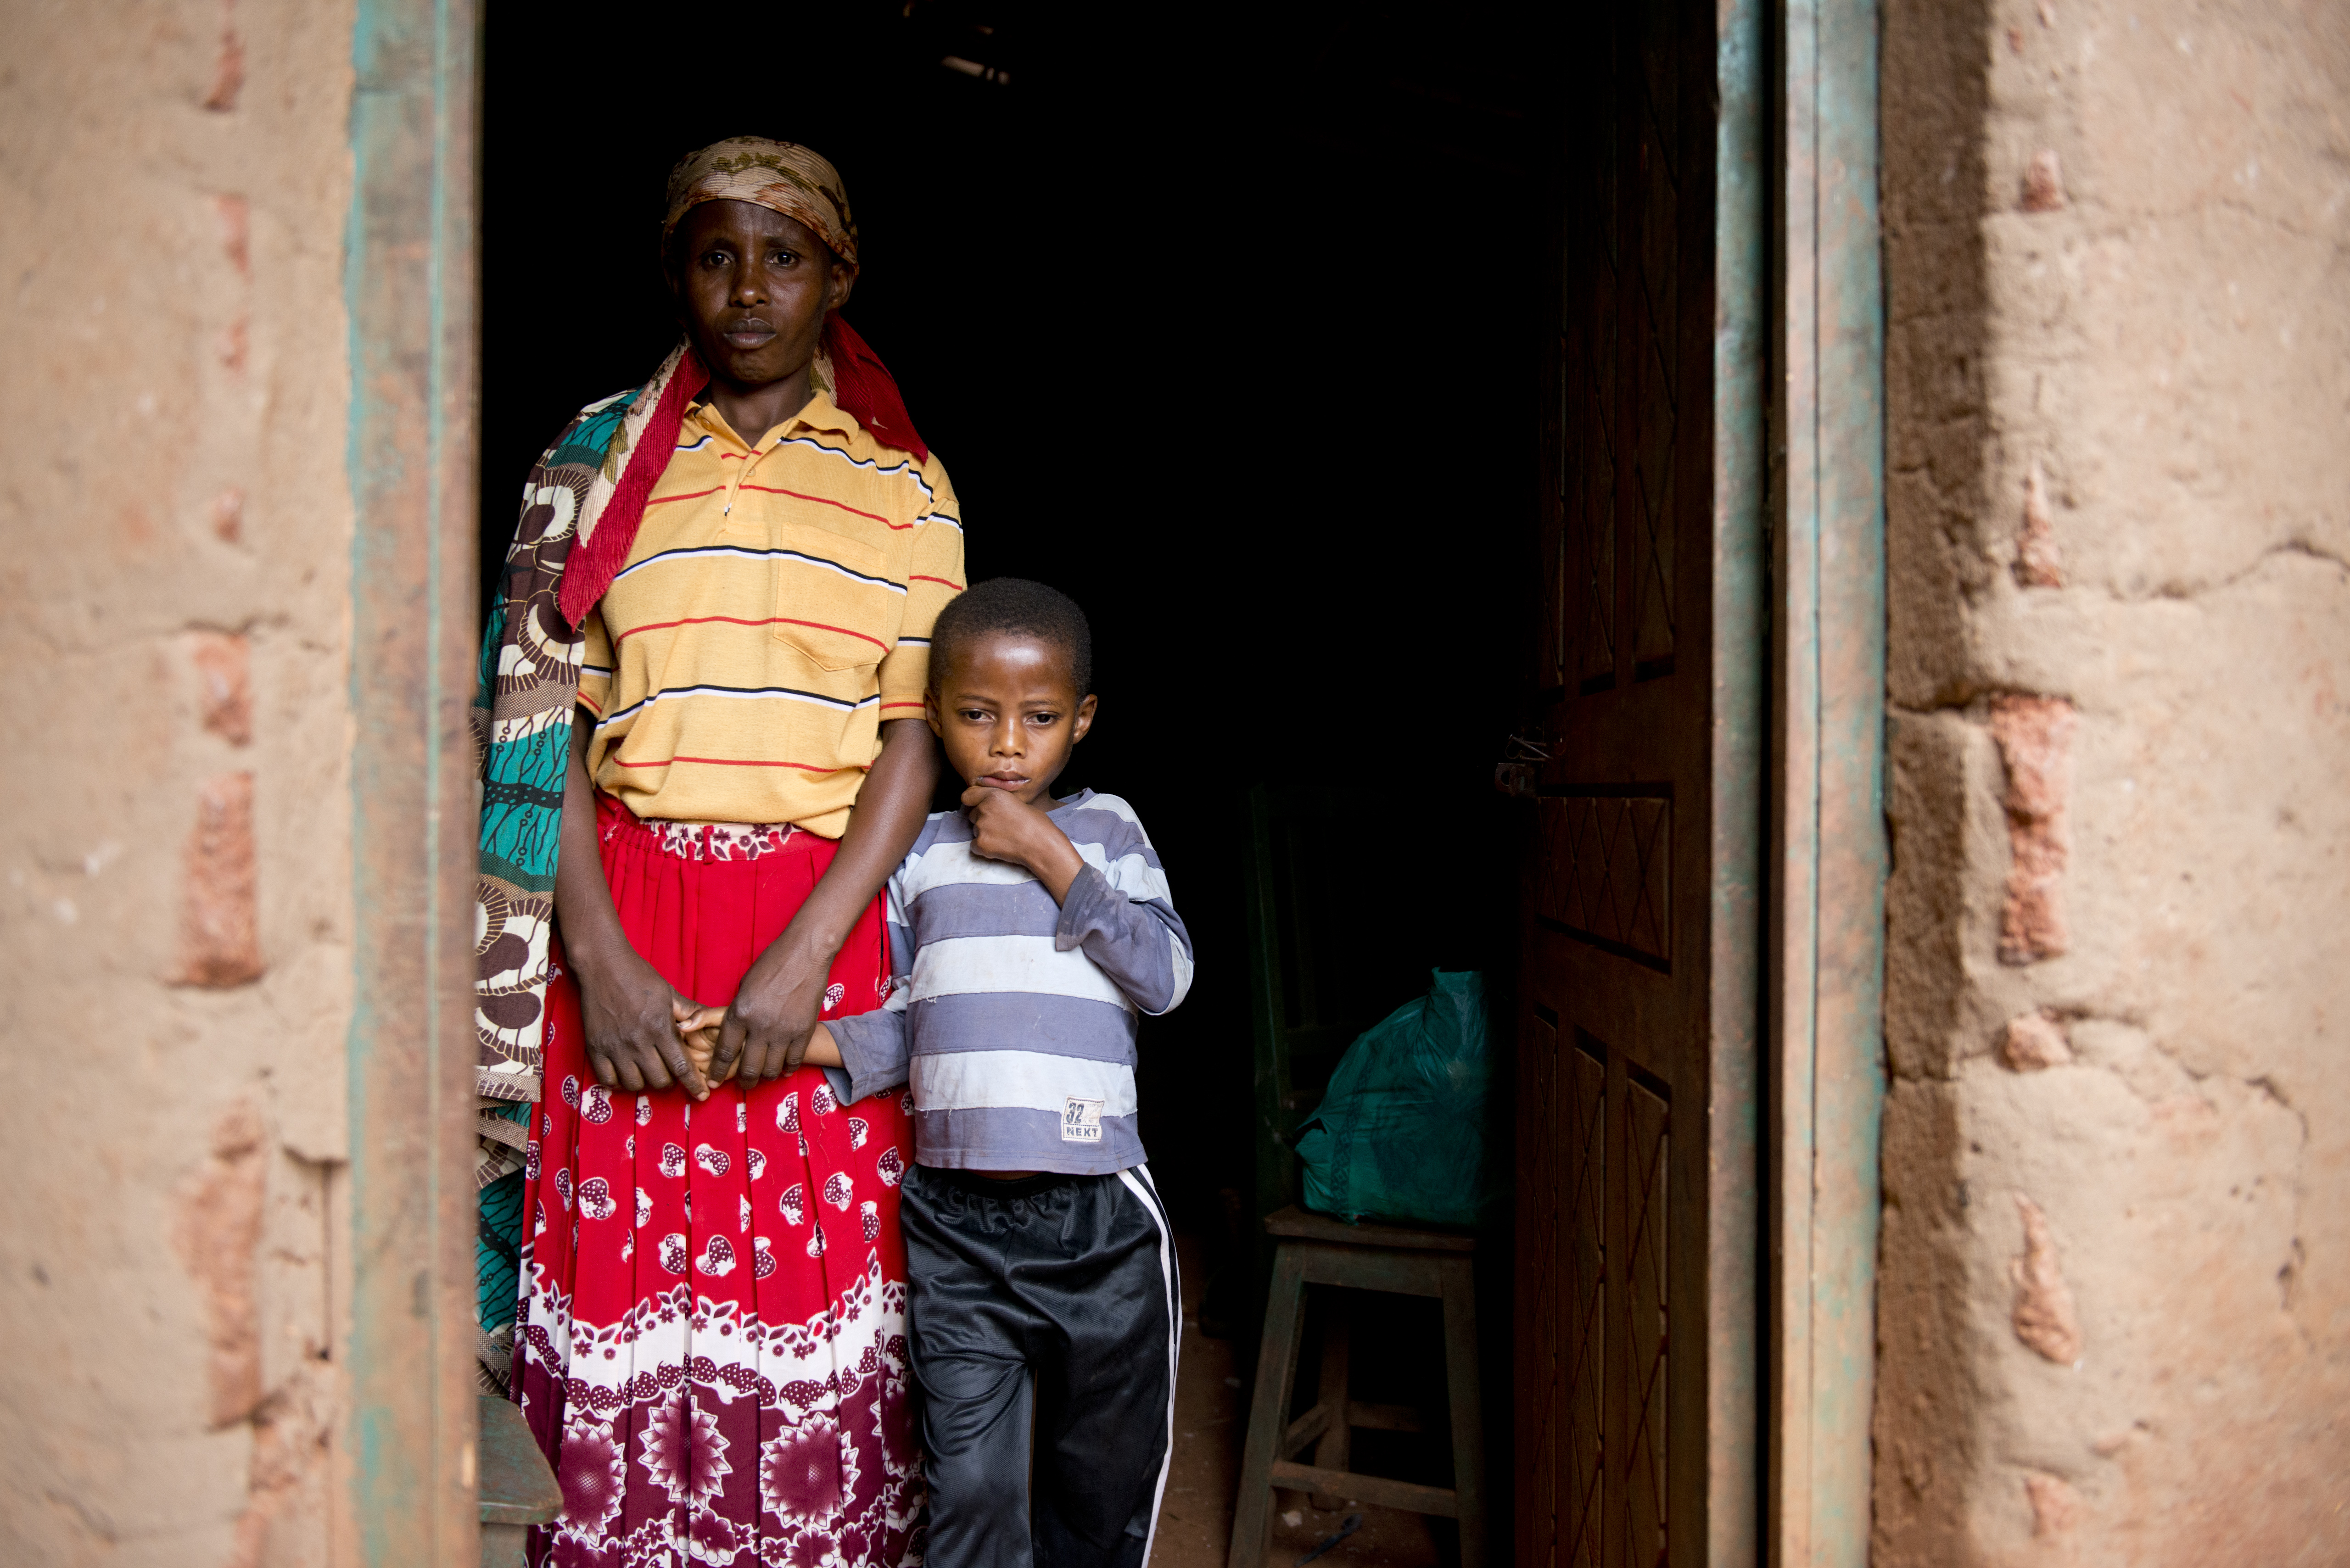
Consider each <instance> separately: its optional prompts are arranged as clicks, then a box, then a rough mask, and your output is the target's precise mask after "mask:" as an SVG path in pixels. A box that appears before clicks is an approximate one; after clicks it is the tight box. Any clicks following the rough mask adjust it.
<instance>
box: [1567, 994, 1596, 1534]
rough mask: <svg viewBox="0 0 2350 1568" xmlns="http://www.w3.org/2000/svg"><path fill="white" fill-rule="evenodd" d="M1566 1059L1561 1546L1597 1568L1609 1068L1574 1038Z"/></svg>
mask: <svg viewBox="0 0 2350 1568" xmlns="http://www.w3.org/2000/svg"><path fill="white" fill-rule="evenodd" d="M1562 1077H1563V1078H1564V1079H1565V1083H1566V1085H1567V1088H1566V1098H1565V1103H1564V1104H1563V1105H1562V1106H1560V1107H1559V1109H1560V1112H1561V1116H1560V1117H1559V1121H1558V1124H1557V1125H1558V1135H1559V1144H1560V1150H1561V1153H1562V1154H1563V1155H1564V1156H1565V1158H1566V1160H1567V1161H1568V1167H1567V1169H1566V1171H1565V1173H1564V1174H1565V1178H1566V1180H1565V1185H1564V1186H1563V1187H1562V1188H1561V1191H1562V1192H1563V1193H1564V1194H1565V1202H1564V1203H1562V1204H1561V1205H1560V1219H1561V1220H1562V1222H1563V1230H1564V1234H1563V1235H1562V1236H1561V1237H1560V1240H1559V1246H1560V1251H1562V1253H1563V1254H1564V1257H1563V1260H1562V1261H1563V1262H1564V1263H1565V1267H1564V1268H1562V1269H1561V1270H1560V1271H1559V1272H1560V1275H1561V1280H1560V1285H1561V1289H1562V1291H1563V1292H1564V1293H1565V1301H1563V1302H1562V1303H1560V1305H1561V1309H1562V1327H1563V1330H1564V1342H1563V1345H1562V1347H1561V1348H1562V1352H1563V1358H1564V1362H1565V1366H1564V1367H1563V1369H1562V1370H1563V1376H1562V1378H1561V1387H1560V1390H1559V1398H1560V1405H1561V1407H1562V1408H1561V1421H1562V1424H1563V1425H1564V1426H1565V1452H1564V1453H1563V1454H1562V1455H1561V1458H1562V1459H1563V1460H1564V1461H1565V1462H1564V1464H1563V1465H1562V1466H1561V1475H1560V1486H1561V1490H1562V1493H1563V1495H1562V1496H1561V1497H1560V1499H1559V1513H1558V1524H1559V1542H1560V1547H1561V1556H1562V1557H1563V1558H1564V1560H1565V1562H1567V1563H1578V1564H1584V1563H1587V1564H1590V1565H1591V1568H1597V1565H1598V1563H1599V1560H1600V1559H1599V1546H1600V1500H1601V1498H1603V1497H1604V1496H1605V1495H1606V1488H1605V1486H1604V1485H1603V1484H1602V1483H1603V1481H1604V1480H1605V1479H1606V1474H1607V1469H1606V1466H1607V1445H1606V1441H1605V1439H1604V1438H1603V1436H1602V1434H1603V1433H1604V1432H1605V1431H1606V1429H1607V1423H1606V1420H1605V1419H1604V1412H1605V1411H1606V1408H1607V1378H1606V1376H1605V1374H1606V1371H1607V1246H1606V1242H1605V1237H1606V1235H1607V1232H1606V1231H1605V1230H1604V1229H1603V1228H1602V1221H1603V1220H1604V1219H1605V1217H1606V1212H1607V1064H1605V1063H1603V1062H1602V1061H1600V1060H1599V1059H1598V1058H1597V1057H1596V1056H1595V1055H1594V1054H1592V1050H1591V1046H1590V1044H1589V1042H1588V1041H1587V1040H1586V1039H1585V1038H1584V1037H1583V1036H1581V1035H1580V1034H1578V1035H1577V1036H1576V1039H1575V1049H1574V1050H1572V1051H1570V1052H1568V1053H1567V1060H1566V1063H1565V1073H1564V1074H1562Z"/></svg>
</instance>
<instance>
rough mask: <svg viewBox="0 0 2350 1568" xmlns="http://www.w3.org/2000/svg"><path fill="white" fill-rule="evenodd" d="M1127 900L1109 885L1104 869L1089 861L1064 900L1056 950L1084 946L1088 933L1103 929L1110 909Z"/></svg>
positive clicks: (1056, 938) (1056, 931)
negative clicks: (1101, 927) (1105, 916)
mask: <svg viewBox="0 0 2350 1568" xmlns="http://www.w3.org/2000/svg"><path fill="white" fill-rule="evenodd" d="M1125 901H1126V895H1125V894H1123V893H1121V892H1119V891H1118V889H1117V888H1113V887H1111V886H1110V885H1109V878H1108V877H1105V876H1103V875H1102V874H1101V869H1100V867H1097V866H1095V865H1094V864H1093V862H1091V861H1087V863H1086V868H1085V869H1084V870H1082V871H1080V872H1078V873H1077V875H1076V880H1075V881H1073V882H1071V883H1070V884H1069V891H1068V896H1067V897H1066V898H1063V899H1062V900H1061V919H1060V923H1059V924H1058V925H1055V927H1054V928H1053V950H1054V951H1055V952H1064V953H1065V952H1067V951H1068V950H1071V949H1072V948H1075V947H1078V946H1080V945H1082V944H1083V943H1084V941H1085V940H1086V933H1087V932H1088V931H1092V930H1097V929H1099V928H1100V925H1101V922H1102V919H1103V917H1104V915H1105V914H1106V913H1107V911H1108V909H1110V908H1111V907H1112V906H1114V905H1117V904H1122V903H1124V902H1125Z"/></svg>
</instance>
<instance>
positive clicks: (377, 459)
mask: <svg viewBox="0 0 2350 1568" xmlns="http://www.w3.org/2000/svg"><path fill="white" fill-rule="evenodd" d="M478 25H479V21H478V11H477V8H476V6H475V5H474V4H473V0H359V8H358V15H357V18H356V21H355V24H354V27H353V34H352V42H351V58H352V66H353V71H354V78H355V79H354V82H353V96H352V100H351V123H350V145H351V161H352V175H353V185H352V192H351V209H350V223H349V229H348V234H347V235H346V239H345V257H344V265H345V275H344V290H345V299H346V302H347V304H348V309H349V313H350V359H351V403H350V415H349V419H350V423H349V432H348V440H349V445H348V452H347V455H346V463H347V467H348V472H349V476H350V485H351V497H352V501H353V504H354V508H355V524H356V526H355V531H354V536H353V543H352V556H351V667H350V699H351V708H352V713H353V716H354V720H355V728H354V731H353V735H352V750H351V805H352V860H353V873H354V888H353V894H354V898H353V902H354V906H355V909H354V913H355V921H354V937H353V945H354V950H355V960H354V975H353V979H354V982H355V984H354V996H353V1002H352V1012H351V1022H350V1033H349V1038H348V1060H349V1095H350V1127H351V1132H350V1157H351V1176H350V1191H351V1210H352V1212H351V1235H352V1256H351V1261H350V1269H351V1306H350V1321H349V1336H350V1337H349V1340H348V1354H347V1360H346V1366H347V1367H348V1391H349V1393H348V1397H349V1399H350V1412H349V1419H348V1427H347V1428H346V1438H347V1443H348V1448H347V1450H346V1452H347V1460H346V1469H345V1470H344V1473H343V1475H342V1477H341V1478H339V1479H340V1480H341V1482H342V1484H343V1486H344V1487H345V1488H346V1489H347V1490H345V1491H344V1494H343V1496H344V1500H345V1502H346V1504H347V1511H346V1509H340V1508H338V1513H339V1514H340V1515H341V1518H340V1519H339V1520H338V1530H337V1532H336V1535H337V1540H336V1549H335V1559H336V1561H338V1562H357V1563H368V1564H371V1565H380V1568H415V1565H418V1564H425V1563H434V1564H442V1565H444V1568H447V1565H470V1564H472V1563H474V1562H476V1561H477V1560H478V1556H479V1547H478V1545H477V1544H476V1541H477V1537H476V1533H475V1528H476V1527H475V1522H474V1521H475V1504H474V1481H475V1475H474V1472H475V1469H476V1459H477V1453H476V1446H475V1438H476V1434H475V1420H476V1416H475V1406H474V1382H473V1207H474V1192H473V1181H472V1180H471V1173H472V1168H473V1162H472V1159H471V1158H470V1151H471V1148H472V1146H473V1137H472V1127H471V1124H472V1122H473V1058H474V1048H473V984H472V981H473V897H472V895H473V820H474V811H475V805H474V801H473V742H472V740H471V735H470V730H469V725H468V719H467V709H468V707H469V705H470V701H471V692H472V680H473V638H474V615H475V612H474V588H473V583H474V577H475V566H474V561H475V547H474V543H473V540H474V515H475V510H476V504H475V490H474V448H473V441H474V427H475V418H474V415H475V410H476V405H477V403H478V400H479V395H480V394H479V386H480V378H479V376H478V374H477V367H476V359H477V349H476V343H475V303H474V301H475V289H474V204H475V201H476V195H475V187H476V184H477V181H476V178H475V167H476V166H475V141H474V136H475V131H474V125H475V106H476V103H477V101H478V95H479V84H478V81H477V78H476V60H477V55H478V49H477V45H478V36H479V35H478V30H477V29H478Z"/></svg>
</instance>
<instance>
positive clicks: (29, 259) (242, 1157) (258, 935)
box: [0, 0, 352, 1568]
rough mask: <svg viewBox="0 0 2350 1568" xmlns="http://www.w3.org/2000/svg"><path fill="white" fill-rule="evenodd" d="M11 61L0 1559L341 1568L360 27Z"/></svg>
mask: <svg viewBox="0 0 2350 1568" xmlns="http://www.w3.org/2000/svg"><path fill="white" fill-rule="evenodd" d="M0 36H5V39H6V43H5V47H0V213H5V221H0V279H5V284H0V286H5V288H6V289H7V291H8V293H7V297H6V302H5V306H0V367H5V370H0V604H5V614H0V669H5V670H6V671H7V678H6V680H5V681H0V732H5V734H6V735H7V737H8V751H9V754H10V756H11V757H12V759H13V763H12V766H11V773H12V776H13V777H14V779H15V780H16V784H15V787H14V788H12V789H11V790H10V791H9V792H7V799H6V804H5V810H0V952H5V971H0V972H5V975H6V981H5V985H0V1059H5V1074H6V1083H5V1087H0V1192H4V1193H5V1222H0V1562H6V1563H26V1564H33V1563H39V1564H45V1565H46V1564H82V1563H89V1564H120V1565H123V1568H129V1565H130V1564H134V1563H135V1564H147V1563H154V1564H159V1565H160V1564H165V1563H168V1564H172V1568H210V1565H212V1564H236V1565H239V1568H245V1565H255V1568H257V1565H262V1564H280V1563H283V1564H293V1563H304V1564H311V1563H324V1562H326V1561H328V1555H329V1542H330V1540H331V1539H332V1532H334V1530H335V1529H336V1526H337V1521H335V1520H334V1519H333V1518H332V1517H331V1516H332V1511H333V1510H332V1504H331V1501H330V1497H331V1492H332V1488H330V1486H329V1485H328V1481H329V1479H330V1477H331V1474H332V1469H333V1465H334V1462H335V1461H334V1449H335V1443H336V1441H337V1428H338V1419H339V1409H338V1398H339V1395H338V1378H339V1370H338V1366H336V1364H335V1360H334V1355H335V1350H334V1346H335V1345H336V1344H337V1343H338V1339H339V1337H340V1336H339V1334H338V1329H337V1318H338V1310H339V1306H338V1302H339V1299H340V1296H341V1294H342V1288H341V1283H340V1282H342V1281H344V1280H346V1279H347V1278H348V1272H349V1270H348V1257H347V1256H345V1255H344V1251H345V1249H343V1247H342V1243H341V1241H340V1240H339V1237H338V1231H340V1230H341V1229H342V1225H341V1220H340V1217H341V1216H342V1214H343V1213H344V1212H345V1211H346V1210H347V1208H348V1201H347V1199H346V1197H345V1195H344V1194H343V1192H342V1190H341V1187H340V1181H339V1175H338V1173H339V1171H340V1169H341V1162H342V1160H343V1158H344V1154H345V1149H346V1134H345V1128H344V1126H343V1119H342V1089H343V1074H344V1037H345V1033H346V1030H347V1028H348V1012H349V999H350V990H351V982H350V975H351V967H352V966H351V952H350V948H349V941H350V930H351V910H350V862H351V853H350V826H351V825H350V805H349V802H350V791H349V784H348V778H347V776H346V771H345V770H346V765H347V763H346V759H347V756H348V744H349V713H348V682H349V668H350V649H349V647H348V617H349V612H348V605H349V588H350V558H351V553H350V544H351V540H350V529H351V504H350V500H349V494H348V486H347V483H346V481H345V477H344V452H345V447H346V440H347V438H346V433H345V432H346V418H345V410H346V402H347V398H348V374H349V372H348V355H347V352H346V343H347V327H346V317H345V312H344V306H343V297H342V286H343V237H344V233H345V226H346V222H347V213H348V208H349V202H350V191H349V173H348V152H347V151H346V149H347V146H348V130H347V128H348V116H349V109H350V95H351V70H350V64H349V57H350V47H351V45H350V39H351V15H350V12H349V10H348V7H347V6H346V5H342V4H339V3H337V0H323V3H322V0H234V4H233V5H232V4H228V3H225V0H157V3H150V4H138V5H134V4H129V3H125V0H72V3H70V4H58V3H48V0H8V3H7V4H5V5H0Z"/></svg>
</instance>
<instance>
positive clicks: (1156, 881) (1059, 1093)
mask: <svg viewBox="0 0 2350 1568" xmlns="http://www.w3.org/2000/svg"><path fill="white" fill-rule="evenodd" d="M1051 815H1052V819H1053V822H1054V824H1055V826H1057V827H1059V828H1060V830H1061V831H1062V832H1063V833H1065V834H1066V835H1068V837H1069V842H1070V843H1071V844H1073V845H1075V846H1076V849H1077V853H1078V854H1079V855H1080V856H1082V857H1084V859H1085V862H1086V866H1085V869H1084V870H1082V871H1080V872H1079V873H1078V874H1077V877H1076V881H1074V882H1072V883H1071V884H1070V885H1069V891H1068V896H1067V898H1065V899H1064V900H1063V901H1062V902H1061V903H1060V904H1058V905H1057V906H1056V905H1055V903H1054V901H1053V895H1052V894H1051V893H1050V892H1048V891H1046V890H1045V885H1044V884H1043V883H1041V882H1039V881H1038V880H1037V879H1036V877H1035V875H1034V874H1033V873H1032V872H1030V871H1029V870H1028V869H1027V867H1023V866H1014V865H1010V864H1007V863H1006V862H1003V861H1001V860H988V859H983V858H982V857H978V856H976V855H973V854H972V849H971V822H970V819H969V818H968V817H966V816H965V815H963V814H962V812H960V811H949V812H941V813H938V814H937V815H933V816H932V817H931V819H930V820H929V821H928V822H927V823H926V824H924V826H923V828H922V832H921V836H920V837H918V838H916V839H915V840H914V847H913V849H912V850H911V851H910V852H909V853H908V855H907V857H906V858H905V861H904V863H903V864H902V865H900V866H899V868H898V870H897V871H896V872H895V873H894V874H893V875H892V876H891V877H890V878H889V953H890V967H891V969H892V970H893V971H894V977H893V982H892V986H891V990H890V993H889V1000H888V1002H886V1003H885V1004H884V1005H883V1006H882V1007H880V1008H879V1009H877V1010H876V1011H874V1012H867V1013H862V1014H858V1015H856V1016H853V1017H848V1018H843V1019H838V1020H828V1021H827V1023H826V1027H827V1029H829V1030H830V1031H831V1032H832V1036H833V1039H834V1041H835V1043H837V1044H838V1045H839V1047H840V1056H841V1061H842V1063H843V1064H844V1065H845V1066H846V1067H847V1071H848V1075H849V1081H850V1086H851V1092H852V1094H853V1096H855V1097H856V1098H858V1099H862V1098H863V1097H865V1096H867V1095H869V1094H875V1093H879V1092H880V1091H882V1090H884V1089H889V1088H893V1087H895V1086H896V1085H899V1084H901V1083H904V1084H908V1085H910V1086H911V1088H912V1090H913V1096H914V1158H915V1159H916V1160H917V1161H919V1162H920V1163H921V1164H923V1165H929V1166H943V1167H948V1168H958V1169H965V1170H1049V1171H1058V1172H1063V1173H1066V1174H1069V1175H1077V1176H1099V1175H1106V1174H1107V1173H1109V1172H1112V1171H1118V1170H1124V1169H1127V1168H1129V1167H1132V1166H1136V1165H1139V1164H1141V1163H1142V1160H1143V1152H1142V1138H1141V1136H1140V1134H1139V1131H1138V1130H1137V1127H1136V1112H1137V1109H1138V1106H1137V1101H1136V1098H1135V1087H1134V1063H1135V1048H1134V1038H1135V1025H1136V1020H1137V1018H1138V1016H1139V1015H1140V1014H1142V1013H1149V1014H1151V1015H1152V1016H1154V1017H1155V1016H1157V1015H1158V1014H1159V1013H1162V1012H1168V1011H1170V1009H1172V1008H1173V1007H1174V1006H1175V1005H1176V1003H1178V1002H1181V1001H1182V1000H1183V993H1184V992H1187V991H1189V990H1190V989H1191V933H1190V932H1188V931H1186V930H1185V929H1183V921H1182V918H1181V917H1180V916H1179V915H1177V914H1176V913H1175V905H1174V901H1173V899H1172V898H1170V895H1169V893H1168V888H1167V874H1166V871H1165V870H1164V869H1163V868H1162V867H1160V865H1159V855H1158V852H1157V851H1156V850H1154V849H1152V848H1151V846H1150V838H1149V835H1148V834H1146V833H1144V832H1143V830H1142V824H1141V823H1140V822H1139V820H1137V819H1136V817H1135V815H1134V808H1133V807H1131V806H1129V805H1127V804H1126V802H1124V801H1123V800H1120V799H1118V797H1117V796H1116V795H1108V794H1095V793H1094V792H1093V791H1091V790H1087V791H1084V792H1082V793H1080V794H1076V796H1074V797H1072V798H1071V799H1069V800H1067V801H1066V802H1064V803H1062V804H1061V805H1059V806H1058V807H1056V808H1055V810H1054V811H1053V812H1052V814H1051Z"/></svg>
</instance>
